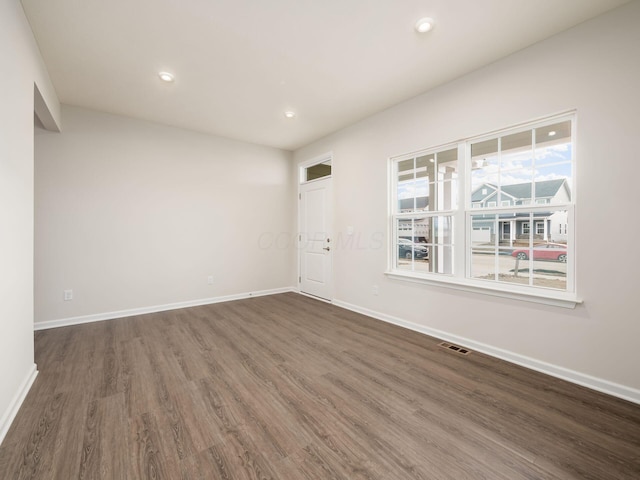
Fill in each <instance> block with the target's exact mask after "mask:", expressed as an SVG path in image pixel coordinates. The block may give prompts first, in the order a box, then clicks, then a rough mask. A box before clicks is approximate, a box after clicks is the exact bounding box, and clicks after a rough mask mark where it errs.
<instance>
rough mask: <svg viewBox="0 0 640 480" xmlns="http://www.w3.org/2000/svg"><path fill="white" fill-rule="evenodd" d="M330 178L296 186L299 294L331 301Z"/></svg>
mask: <svg viewBox="0 0 640 480" xmlns="http://www.w3.org/2000/svg"><path fill="white" fill-rule="evenodd" d="M332 249H333V242H332V238H331V178H330V177H329V178H324V179H321V180H314V181H312V182H309V183H303V184H302V185H300V291H301V292H304V293H308V294H310V295H314V296H316V297H320V298H324V299H325V300H331V296H332V282H331V278H332V277H331V258H332Z"/></svg>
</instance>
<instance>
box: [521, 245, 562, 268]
mask: <svg viewBox="0 0 640 480" xmlns="http://www.w3.org/2000/svg"><path fill="white" fill-rule="evenodd" d="M530 253H531V251H530V250H529V249H528V248H527V249H522V250H514V251H513V252H512V253H511V255H512V256H514V257H516V258H519V259H520V260H528V259H529V255H530ZM533 259H534V260H557V261H559V262H563V263H564V262H566V261H567V246H566V245H563V244H561V243H543V244H540V245H536V246H535V247H533Z"/></svg>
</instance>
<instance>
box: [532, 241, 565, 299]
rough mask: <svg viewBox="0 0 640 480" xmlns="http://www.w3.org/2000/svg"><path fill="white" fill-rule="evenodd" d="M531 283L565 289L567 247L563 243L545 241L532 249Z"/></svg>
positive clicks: (537, 285)
mask: <svg viewBox="0 0 640 480" xmlns="http://www.w3.org/2000/svg"><path fill="white" fill-rule="evenodd" d="M532 252H533V261H530V262H529V263H530V264H531V268H533V272H532V278H533V285H535V286H536V287H545V288H553V289H557V290H566V289H567V247H566V245H563V244H555V243H547V244H542V245H536V246H535V247H533V249H532Z"/></svg>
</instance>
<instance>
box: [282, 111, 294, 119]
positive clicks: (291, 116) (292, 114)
mask: <svg viewBox="0 0 640 480" xmlns="http://www.w3.org/2000/svg"><path fill="white" fill-rule="evenodd" d="M284 116H285V117H287V118H293V117H295V116H296V112H292V111H291V110H289V111H287V112H284Z"/></svg>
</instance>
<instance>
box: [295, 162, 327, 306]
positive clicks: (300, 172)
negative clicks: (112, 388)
mask: <svg viewBox="0 0 640 480" xmlns="http://www.w3.org/2000/svg"><path fill="white" fill-rule="evenodd" d="M328 160H329V161H331V175H327V176H326V177H321V178H317V179H315V180H309V181H305V180H304V178H305V177H304V172H305V169H307V168H309V167H313V166H314V165H318V164H320V163H324V162H326V161H328ZM296 168H297V172H296V173H297V185H298V192H297V210H298V215H297V220H298V228H297V230H298V233H297V235H296V236H297V239H296V242H295V243H296V246H297V254H296V262H297V263H298V268H297V272H298V278H297V284H296V285H297V288H296V289H297V291H298V293H300V294H302V295H307V296H310V297H312V298H315V299H316V300H320V301H323V302H328V303H333V297H334V282H333V280H334V277H335V275H334V274H333V272H334V268H333V265H334V263H333V251H334V249H333V248H332V249H331V250H330V251H329V256H330V257H331V259H330V261H331V278H330V282H331V287H330V289H329V291H330V295H329V299H324V298H320V297H316V296H315V295H310V294H307V293H305V292H303V291H302V290H301V288H300V287H301V281H302V261H301V255H302V248H301V247H302V246H301V241H302V232H301V228H302V209H301V208H300V205H301V200H302V185H309V184H312V183H315V182H319V181H323V180H327V179H328V180H330V181H331V186H332V187H333V152H332V151H329V152H326V153H323V154H321V155H318V156H316V157H313V158H311V159H309V160H305V161H303V162H300V163H298V165H297V166H296ZM330 198H331V210H332V212H331V222H330V224H329V229H330V231H329V232H328V234H329V237H330V238H331V239H332V242H331V245H332V246H334V245H335V244H336V242H335V241H333V238H334V237H333V231H334V228H333V210H334V208H333V188H332V189H331V197H330Z"/></svg>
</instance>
